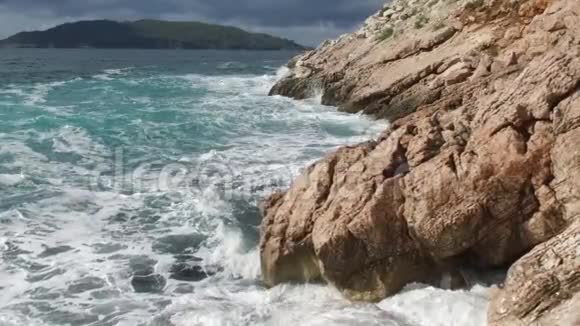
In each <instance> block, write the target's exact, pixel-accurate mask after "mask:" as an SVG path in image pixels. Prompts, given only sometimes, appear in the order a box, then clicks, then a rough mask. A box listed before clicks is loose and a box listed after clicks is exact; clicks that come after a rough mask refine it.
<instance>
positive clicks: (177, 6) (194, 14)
mask: <svg viewBox="0 0 580 326" xmlns="http://www.w3.org/2000/svg"><path fill="white" fill-rule="evenodd" d="M383 3H385V0H357V1H353V0H81V1H79V0H0V37H6V36H8V35H10V34H13V33H15V32H18V31H21V30H35V29H44V28H48V27H51V26H52V25H55V24H58V23H62V22H67V21H74V20H78V19H101V18H108V19H115V20H134V19H141V18H158V19H169V20H199V21H206V22H212V23H219V24H227V25H235V26H239V27H242V28H246V29H249V30H253V31H260V32H268V33H272V34H276V35H279V36H283V37H287V38H291V39H294V40H296V41H298V42H301V43H304V44H308V45H315V44H316V43H318V42H320V41H321V40H322V39H324V38H331V37H335V36H337V35H338V34H341V33H344V32H347V31H351V30H353V29H354V28H355V27H356V26H357V25H359V24H360V23H361V22H362V21H363V20H364V18H365V17H366V16H368V15H369V14H371V13H373V12H374V11H375V10H377V9H378V8H379V7H380V6H381V5H382V4H383Z"/></svg>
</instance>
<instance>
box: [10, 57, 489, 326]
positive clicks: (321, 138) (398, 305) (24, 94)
mask: <svg viewBox="0 0 580 326" xmlns="http://www.w3.org/2000/svg"><path fill="white" fill-rule="evenodd" d="M248 67H252V66H251V64H246V63H240V64H238V63H236V62H235V61H232V60H225V61H224V62H222V63H220V64H219V65H216V69H217V70H224V71H231V70H236V71H237V70H242V71H243V73H236V74H229V75H215V74H213V73H211V74H204V73H201V72H194V73H182V74H179V73H176V74H167V73H164V72H163V71H153V72H151V71H149V70H146V69H139V68H130V69H107V70H101V71H100V73H99V74H97V75H94V74H93V75H92V76H93V77H91V78H85V79H82V80H81V79H70V80H68V81H65V82H60V81H55V82H50V83H44V84H39V83H36V84H33V85H26V84H22V85H9V86H6V87H5V89H0V114H2V112H3V110H11V112H15V113H14V114H11V115H7V116H8V117H10V118H11V119H12V120H11V121H0V139H2V141H1V142H0V223H2V228H1V229H0V325H2V326H4V325H8V326H12V325H43V326H44V325H68V324H70V325H93V326H96V325H99V326H101V325H102V326H105V325H155V326H161V325H167V326H169V325H172V326H181V325H220V326H222V325H288V324H296V325H397V326H407V325H409V326H411V325H412V326H420V325H421V326H422V325H429V326H431V325H470V326H471V325H476V326H477V325H483V324H484V322H485V317H484V316H485V305H486V302H487V299H486V297H485V293H486V289H485V288H481V287H475V288H474V289H473V290H472V291H443V290H437V289H432V288H428V287H418V286H415V287H411V288H408V289H407V290H406V291H405V292H403V293H401V294H399V295H397V296H395V297H393V298H390V299H387V300H384V301H383V302H381V303H380V304H378V305H373V304H353V303H350V302H348V301H346V300H345V299H343V297H342V296H341V295H340V294H339V293H337V291H336V290H334V289H332V288H331V287H327V286H323V285H283V286H278V287H275V288H273V289H266V288H265V287H263V285H262V284H261V281H260V261H259V252H258V248H257V242H258V225H259V213H258V211H257V203H258V201H259V200H260V199H262V198H264V197H265V196H267V195H268V194H270V193H271V192H272V191H275V190H279V189H284V188H286V187H287V186H288V185H289V184H290V182H292V180H293V179H294V178H295V177H296V176H297V175H298V174H299V173H300V171H301V170H302V169H303V168H304V167H306V166H307V165H308V164H311V163H312V162H313V161H315V160H317V159H319V158H320V157H321V156H323V155H325V154H326V153H328V152H329V151H331V150H333V149H335V148H336V147H338V146H342V145H344V144H352V143H357V142H360V141H365V140H367V139H369V138H372V137H375V136H376V135H378V133H380V132H381V131H382V130H383V129H384V128H385V127H386V123H385V122H381V121H373V120H370V119H367V118H365V117H362V116H357V115H350V114H343V113H339V112H336V110H335V109H334V108H329V107H323V106H321V105H320V104H319V103H320V102H319V99H316V98H314V99H309V100H305V101H293V100H290V99H287V98H282V97H277V96H274V97H268V96H266V95H267V92H268V90H269V88H270V87H271V86H272V84H273V83H274V82H275V80H277V79H279V78H282V77H283V76H284V75H285V74H286V73H287V69H286V68H281V69H278V70H275V69H271V70H269V72H268V73H263V72H261V71H260V72H259V73H255V72H252V71H247V70H248V69H250V68H248ZM147 69H149V68H147ZM31 91H32V92H31ZM143 99H147V100H143ZM2 103H11V104H10V105H6V104H2ZM63 106H66V110H64V112H66V114H65V115H63V114H62V111H63V109H62V107H63ZM15 108H16V109H15ZM51 110H52V111H51ZM31 115H32V116H31ZM15 125H17V126H18V128H15V127H14V126H15ZM177 263H188V264H192V263H194V264H196V265H197V266H198V267H199V269H200V270H201V271H202V272H203V273H207V274H208V275H209V277H207V278H205V279H202V280H197V281H196V282H187V281H178V280H176V279H171V278H169V276H170V275H171V274H172V270H173V268H174V266H175V264H177ZM143 275H146V276H147V275H149V276H151V275H158V276H159V277H157V278H153V279H150V280H149V283H147V284H144V285H143V286H146V287H147V289H146V290H145V291H136V289H137V288H136V285H135V284H134V283H133V282H132V280H133V277H134V276H143ZM151 280H153V281H151ZM156 282H157V283H156Z"/></svg>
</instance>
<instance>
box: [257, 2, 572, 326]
mask: <svg viewBox="0 0 580 326" xmlns="http://www.w3.org/2000/svg"><path fill="white" fill-rule="evenodd" d="M428 12H429V14H427V13H428ZM385 26H386V27H385ZM385 28H388V29H390V30H391V31H393V35H392V36H390V37H387V36H388V35H389V34H390V33H384V29H385ZM313 90H319V91H322V93H323V102H324V103H326V104H333V105H338V106H339V107H340V109H341V110H344V111H347V112H364V113H367V114H372V115H374V116H376V117H379V118H388V119H389V120H390V121H391V122H392V126H391V128H390V129H389V130H387V131H385V132H384V133H383V135H382V136H381V137H380V138H379V139H378V140H376V141H370V142H367V143H364V144H360V145H358V146H353V147H345V148H341V149H339V150H338V151H336V152H335V153H332V154H330V155H328V156H327V157H326V158H324V159H323V160H321V161H320V162H318V163H315V164H314V165H312V166H310V167H309V168H308V169H307V170H306V171H305V172H304V174H303V175H302V176H300V177H299V178H298V180H296V181H295V183H294V184H293V185H292V186H291V188H290V189H289V190H288V191H287V192H284V193H277V194H274V195H273V196H272V197H271V198H269V199H268V200H266V202H265V203H264V205H263V211H264V220H263V222H262V233H261V257H262V270H263V277H264V280H265V282H266V283H267V284H269V285H275V284H278V283H281V282H289V281H293V282H304V281H314V280H324V281H326V282H328V283H330V284H333V285H334V286H336V287H337V288H338V289H340V290H341V291H342V292H343V293H344V294H345V295H346V296H347V297H349V298H351V299H353V300H368V301H375V300H380V299H382V298H384V297H385V296H388V295H392V294H394V293H396V292H397V291H399V290H400V289H401V288H402V287H403V286H404V285H406V284H407V283H409V282H415V281H427V282H429V281H436V280H438V279H440V278H441V276H443V275H446V274H447V275H451V276H455V275H457V274H458V273H457V271H458V270H459V269H461V268H462V267H465V266H475V267H478V268H495V267H504V266H512V267H511V268H510V271H509V273H508V277H507V279H506V283H505V286H503V287H502V288H501V289H499V288H498V289H495V290H494V291H493V297H492V303H491V305H490V306H491V307H490V311H489V321H490V324H491V325H560V324H559V322H562V321H563V320H564V319H565V320H567V321H566V322H568V321H570V323H572V325H574V324H573V323H574V322H576V320H575V318H576V317H578V316H580V313H579V311H580V310H579V309H580V306H579V303H580V294H579V293H580V252H579V251H580V227H579V225H580V145H579V142H580V2H579V1H577V0H477V1H471V2H461V1H447V0H439V1H436V0H433V1H428V2H423V1H421V0H415V1H408V2H406V1H402V0H401V1H398V2H397V1H396V2H395V3H394V4H393V5H392V6H389V7H385V8H383V9H382V10H381V11H380V12H379V13H377V14H376V15H374V16H373V17H371V18H369V20H367V22H366V24H365V26H364V27H363V28H362V29H361V30H360V31H358V32H356V33H354V34H351V35H345V36H343V37H341V38H340V39H338V40H337V41H332V42H326V43H325V44H324V45H323V46H321V47H319V48H318V49H316V50H314V51H312V52H309V53H307V54H305V55H303V56H302V57H300V58H298V59H297V60H296V61H295V64H294V68H293V69H292V73H291V74H290V75H288V76H287V77H286V78H285V79H283V80H281V81H280V82H279V83H278V84H277V85H276V86H275V87H274V88H273V89H272V93H273V94H282V95H286V96H292V97H295V98H304V97H307V96H309V95H310V94H311V93H312V92H313ZM459 283H460V282H459ZM561 318H563V319H561ZM563 325H564V324H563ZM566 325H567V324H566Z"/></svg>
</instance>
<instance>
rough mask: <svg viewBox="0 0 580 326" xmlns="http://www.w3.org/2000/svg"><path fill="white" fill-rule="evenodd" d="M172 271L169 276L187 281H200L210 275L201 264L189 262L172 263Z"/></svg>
mask: <svg viewBox="0 0 580 326" xmlns="http://www.w3.org/2000/svg"><path fill="white" fill-rule="evenodd" d="M170 273H171V274H170V276H169V278H171V279H174V280H178V281H185V282H199V281H201V280H204V279H206V278H207V277H208V276H209V274H208V273H207V272H206V271H205V270H204V269H203V268H202V267H201V266H198V265H189V264H187V263H178V264H175V265H172V266H171V270H170Z"/></svg>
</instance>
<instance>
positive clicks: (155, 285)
mask: <svg viewBox="0 0 580 326" xmlns="http://www.w3.org/2000/svg"><path fill="white" fill-rule="evenodd" d="M166 284H167V281H166V280H165V278H164V277H163V276H161V275H159V274H150V275H134V276H133V277H132V278H131V286H133V289H134V290H135V292H137V293H157V292H162V291H163V289H164V288H165V285H166Z"/></svg>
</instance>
